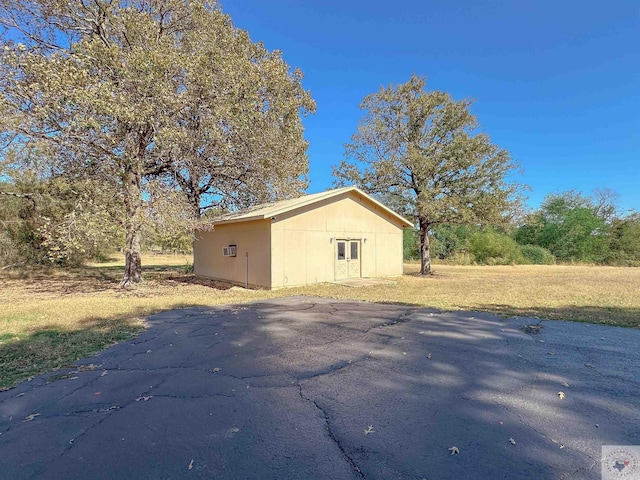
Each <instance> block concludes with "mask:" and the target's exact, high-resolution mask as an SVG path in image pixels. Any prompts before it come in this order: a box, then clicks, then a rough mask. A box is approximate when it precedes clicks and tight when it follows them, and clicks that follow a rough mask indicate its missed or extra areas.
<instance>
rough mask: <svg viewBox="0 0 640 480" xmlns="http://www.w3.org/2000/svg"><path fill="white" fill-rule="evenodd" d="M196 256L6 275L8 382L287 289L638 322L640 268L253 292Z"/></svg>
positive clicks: (1, 282)
mask: <svg viewBox="0 0 640 480" xmlns="http://www.w3.org/2000/svg"><path fill="white" fill-rule="evenodd" d="M190 262H191V258H190V257H173V256H149V257H146V258H144V259H143V264H144V265H145V267H144V268H145V282H144V283H143V284H142V285H140V286H136V287H135V288H132V289H128V290H123V289H121V288H119V287H118V280H119V278H120V275H121V269H122V263H121V262H115V263H109V264H97V265H92V266H90V267H88V268H85V269H81V270H77V271H73V272H60V271H55V270H52V271H30V272H22V271H21V272H3V273H2V274H1V275H0V305H2V310H1V311H0V388H2V387H9V386H11V385H14V384H15V383H16V382H18V381H20V380H22V379H25V378H28V377H30V376H33V375H36V374H38V373H42V372H45V371H49V370H55V369H57V368H60V367H63V366H68V365H71V364H73V362H74V361H76V360H77V359H79V358H82V357H85V356H87V355H90V354H91V353H94V352H96V351H98V350H100V349H102V348H104V347H106V346H108V345H110V344H112V343H114V342H117V341H122V340H125V339H127V338H131V337H132V336H134V335H135V334H136V333H138V332H139V331H140V330H141V329H142V328H144V317H145V316H147V315H150V314H152V313H154V312H159V311H162V310H166V309H173V308H182V307H188V306H196V305H221V304H231V303H241V302H250V301H254V300H261V299H266V298H275V297H281V296H288V295H311V296H323V297H329V298H337V299H354V300H365V301H375V302H393V303H404V304H414V305H422V306H427V307H433V308H439V309H443V310H458V309H464V310H480V311H488V312H493V313H498V314H501V315H509V316H511V315H521V316H523V315H524V316H534V317H540V318H553V319H560V320H578V321H587V322H592V323H600V324H606V325H618V326H625V327H633V328H640V268H639V269H633V268H614V267H589V266H515V267H511V266H506V267H477V266H445V265H436V266H435V267H434V271H435V274H434V275H433V276H431V277H428V278H423V277H420V276H419V275H417V274H416V273H417V271H418V266H417V265H415V264H408V265H406V266H405V272H406V273H405V275H404V276H403V277H401V278H397V279H396V280H397V283H396V285H378V286H372V287H363V288H350V287H345V286H340V285H333V284H319V285H313V286H308V287H299V288H291V289H286V290H279V291H274V292H271V291H247V290H244V289H242V288H239V287H231V288H230V286H229V285H224V284H220V283H216V282H209V281H199V280H197V279H195V278H194V277H193V275H191V274H187V273H184V272H185V271H186V267H188V265H189V264H190Z"/></svg>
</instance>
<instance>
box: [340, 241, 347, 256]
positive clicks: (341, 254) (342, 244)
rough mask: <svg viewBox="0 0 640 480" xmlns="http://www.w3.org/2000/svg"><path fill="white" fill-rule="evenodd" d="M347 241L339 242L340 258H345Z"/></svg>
mask: <svg viewBox="0 0 640 480" xmlns="http://www.w3.org/2000/svg"><path fill="white" fill-rule="evenodd" d="M345 247H346V245H345V242H338V260H344V258H345V253H346V248H345Z"/></svg>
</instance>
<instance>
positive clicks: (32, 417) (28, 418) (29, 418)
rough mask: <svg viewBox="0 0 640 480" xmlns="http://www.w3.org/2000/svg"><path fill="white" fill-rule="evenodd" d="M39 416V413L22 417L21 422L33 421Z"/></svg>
mask: <svg viewBox="0 0 640 480" xmlns="http://www.w3.org/2000/svg"><path fill="white" fill-rule="evenodd" d="M39 416H40V414H39V413H32V414H31V415H27V416H26V417H24V420H22V421H23V422H30V421H31V420H33V419H34V418H36V417H39Z"/></svg>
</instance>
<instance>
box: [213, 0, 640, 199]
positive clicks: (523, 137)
mask: <svg viewBox="0 0 640 480" xmlns="http://www.w3.org/2000/svg"><path fill="white" fill-rule="evenodd" d="M222 9H223V11H224V12H226V13H228V14H230V15H231V17H232V19H233V21H234V23H235V25H236V26H238V27H240V28H242V29H245V30H248V31H249V33H250V35H251V38H252V40H254V41H262V42H263V43H264V44H265V46H266V47H267V48H268V49H270V50H274V49H278V50H281V51H282V52H283V56H284V58H285V60H286V61H287V62H288V63H289V65H291V66H292V67H299V68H301V69H302V71H303V72H304V74H305V79H304V86H305V88H306V89H308V90H310V91H311V93H312V96H313V98H314V99H315V100H316V102H317V106H318V109H317V113H316V114H315V115H312V116H310V117H309V118H307V119H306V120H305V122H304V123H305V128H306V132H305V136H306V138H307V140H309V142H310V144H311V145H310V148H309V160H310V166H309V168H310V172H309V178H310V180H311V186H310V188H309V193H314V192H318V191H322V190H325V189H327V188H330V187H331V186H332V182H333V178H332V175H331V166H332V165H336V164H338V163H339V162H340V160H341V159H342V157H343V154H344V143H345V142H347V141H348V140H349V138H350V136H351V134H352V133H353V132H354V131H355V129H356V126H357V124H358V121H359V119H360V117H361V115H362V112H361V111H360V110H359V104H360V101H361V100H362V98H363V97H364V96H365V95H368V94H369V93H373V92H375V91H377V90H378V89H379V88H380V86H381V85H389V84H398V83H403V82H406V81H407V80H408V79H409V77H410V75H411V74H412V73H416V74H418V75H423V76H426V77H427V88H428V89H433V90H446V91H448V92H449V93H450V94H451V95H452V96H453V97H454V98H456V99H461V98H464V97H471V98H474V99H475V100H476V103H475V105H474V107H473V111H474V113H475V114H476V115H477V117H478V119H479V121H480V124H481V127H482V130H484V131H485V132H486V133H488V134H489V135H490V136H491V138H492V140H493V141H494V143H497V144H498V145H500V146H502V147H504V148H506V149H507V150H509V151H510V152H511V154H512V156H513V157H514V158H515V159H516V160H517V161H519V162H520V164H521V166H522V167H523V169H524V175H523V176H522V177H521V180H522V181H524V182H525V183H527V184H529V185H530V186H531V188H532V191H531V192H530V193H529V198H530V199H529V204H530V206H531V207H534V208H535V207H537V206H539V204H540V202H541V200H542V199H543V198H544V196H545V195H547V194H548V193H551V192H560V191H565V190H570V189H576V190H579V191H581V192H583V193H585V194H591V193H592V191H593V190H594V189H596V188H600V189H602V188H610V189H612V190H614V191H615V192H617V193H618V194H619V195H620V198H619V206H620V207H621V208H622V209H623V210H624V209H635V210H640V1H638V0H611V1H608V2H605V1H602V0H600V1H594V0H582V1H577V0H554V1H551V0H530V1H523V0H502V1H499V0H456V1H447V0H396V1H388V0H387V1H380V0H367V1H365V0H341V1H336V0H222Z"/></svg>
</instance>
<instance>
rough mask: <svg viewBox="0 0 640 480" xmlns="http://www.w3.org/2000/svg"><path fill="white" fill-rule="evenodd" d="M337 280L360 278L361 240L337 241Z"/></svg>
mask: <svg viewBox="0 0 640 480" xmlns="http://www.w3.org/2000/svg"><path fill="white" fill-rule="evenodd" d="M335 260H336V275H335V277H336V280H344V279H345V278H356V277H360V272H361V269H360V240H340V239H337V240H336V252H335Z"/></svg>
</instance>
